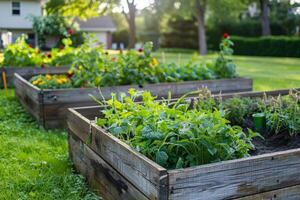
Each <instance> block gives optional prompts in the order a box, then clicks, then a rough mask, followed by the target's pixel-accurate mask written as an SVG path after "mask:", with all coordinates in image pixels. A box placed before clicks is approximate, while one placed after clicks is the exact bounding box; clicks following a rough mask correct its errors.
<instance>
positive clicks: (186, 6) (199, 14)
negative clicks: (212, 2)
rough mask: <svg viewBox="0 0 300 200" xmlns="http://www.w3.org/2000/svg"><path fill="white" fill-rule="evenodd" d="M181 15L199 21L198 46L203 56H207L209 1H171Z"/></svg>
mask: <svg viewBox="0 0 300 200" xmlns="http://www.w3.org/2000/svg"><path fill="white" fill-rule="evenodd" d="M171 1H172V2H173V7H176V8H177V12H178V13H180V15H183V16H188V17H191V18H196V19H197V24H198V46H199V53H200V54H201V55H205V54H207V41H206V28H205V16H206V9H207V4H208V0H189V1H186V0H171Z"/></svg>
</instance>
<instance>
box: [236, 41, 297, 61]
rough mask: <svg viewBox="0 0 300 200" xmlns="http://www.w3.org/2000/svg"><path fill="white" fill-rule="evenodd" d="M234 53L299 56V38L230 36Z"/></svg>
mask: <svg viewBox="0 0 300 200" xmlns="http://www.w3.org/2000/svg"><path fill="white" fill-rule="evenodd" d="M232 41H233V42H234V43H235V52H234V54H236V55H251V56H277V57H300V38H297V37H285V36H271V37H258V38H245V37H236V36H235V37H232Z"/></svg>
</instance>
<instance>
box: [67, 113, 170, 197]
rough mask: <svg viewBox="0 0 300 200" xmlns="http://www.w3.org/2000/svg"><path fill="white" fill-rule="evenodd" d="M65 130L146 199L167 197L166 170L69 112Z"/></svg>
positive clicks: (84, 119)
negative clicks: (68, 130)
mask: <svg viewBox="0 0 300 200" xmlns="http://www.w3.org/2000/svg"><path fill="white" fill-rule="evenodd" d="M68 127H69V129H70V131H71V132H72V133H73V134H74V135H76V136H77V137H78V138H79V139H80V140H81V141H82V142H83V143H85V144H86V145H87V146H88V147H89V148H91V149H92V150H93V151H94V152H95V153H96V154H97V155H98V156H100V157H101V158H102V159H103V160H104V161H105V162H107V163H108V164H109V165H111V166H112V167H113V168H114V169H115V170H117V171H118V172H119V173H120V174H122V175H123V176H124V177H125V178H126V179H127V180H128V181H130V182H131V183H132V185H134V186H135V187H136V188H137V189H138V190H139V191H141V192H142V193H143V194H144V195H145V196H147V197H148V198H149V199H156V198H157V197H159V196H166V195H167V187H166V181H167V178H168V177H167V170H166V169H164V168H163V167H160V166H159V165H158V164H156V163H154V162H153V161H151V160H149V159H148V158H146V157H145V156H143V155H141V154H139V153H137V152H136V151H134V150H133V149H132V148H131V147H129V146H128V145H126V144H125V143H123V142H121V141H120V140H118V139H117V138H115V137H113V136H112V135H111V134H108V133H106V132H105V131H104V130H102V129H101V128H99V127H98V126H97V125H95V124H94V123H93V122H91V121H89V120H88V119H86V118H84V117H82V116H81V115H80V114H79V113H78V112H76V111H75V110H72V109H71V110H70V112H69V116H68Z"/></svg>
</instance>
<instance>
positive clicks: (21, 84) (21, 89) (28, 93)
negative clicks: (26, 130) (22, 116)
mask: <svg viewBox="0 0 300 200" xmlns="http://www.w3.org/2000/svg"><path fill="white" fill-rule="evenodd" d="M14 85H15V95H16V97H17V98H18V99H19V101H20V102H21V104H22V105H23V107H24V108H25V109H26V110H27V111H28V112H29V113H30V114H31V115H32V116H33V117H34V118H35V119H36V120H37V121H38V122H39V123H40V124H41V125H43V104H42V101H43V95H42V91H41V90H40V89H39V88H37V87H35V86H33V85H31V84H30V83H29V82H28V81H27V80H25V79H24V78H23V77H21V76H20V75H18V74H16V78H15V79H14Z"/></svg>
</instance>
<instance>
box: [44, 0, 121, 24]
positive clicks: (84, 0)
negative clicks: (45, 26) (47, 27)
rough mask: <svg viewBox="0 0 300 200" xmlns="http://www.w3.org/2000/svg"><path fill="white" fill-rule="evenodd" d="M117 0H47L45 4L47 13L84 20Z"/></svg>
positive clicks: (94, 15) (109, 8) (103, 10)
mask: <svg viewBox="0 0 300 200" xmlns="http://www.w3.org/2000/svg"><path fill="white" fill-rule="evenodd" d="M118 2H119V0H49V1H47V3H46V5H45V9H46V12H47V14H49V15H53V14H54V15H59V16H62V17H67V18H73V19H74V18H75V17H78V18H80V19H82V20H86V19H88V18H91V17H97V16H99V14H103V13H105V12H107V11H109V10H111V9H112V7H113V6H114V5H116V3H118Z"/></svg>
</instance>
